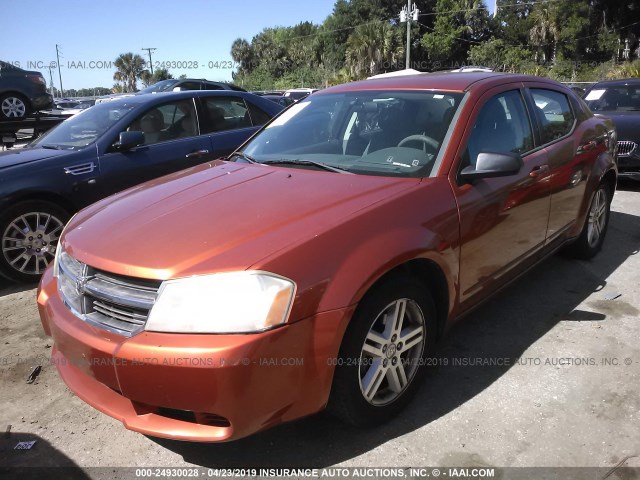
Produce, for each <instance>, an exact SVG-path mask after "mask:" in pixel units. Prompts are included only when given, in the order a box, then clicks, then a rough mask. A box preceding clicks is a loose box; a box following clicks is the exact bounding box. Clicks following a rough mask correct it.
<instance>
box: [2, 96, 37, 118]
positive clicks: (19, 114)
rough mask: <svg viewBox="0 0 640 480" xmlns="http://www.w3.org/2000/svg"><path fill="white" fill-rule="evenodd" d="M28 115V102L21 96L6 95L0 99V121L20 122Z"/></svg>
mask: <svg viewBox="0 0 640 480" xmlns="http://www.w3.org/2000/svg"><path fill="white" fill-rule="evenodd" d="M29 113H30V108H29V102H28V101H27V100H26V99H25V98H24V97H23V96H22V95H19V94H17V93H6V94H4V95H2V96H1V97H0V119H2V120H20V119H23V118H24V117H26V116H27V115H28V114H29Z"/></svg>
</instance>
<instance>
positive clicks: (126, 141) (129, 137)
mask: <svg viewBox="0 0 640 480" xmlns="http://www.w3.org/2000/svg"><path fill="white" fill-rule="evenodd" d="M143 144H144V133H143V132H138V131H135V130H134V131H131V132H120V139H119V140H118V141H117V142H116V143H114V144H113V148H115V149H116V150H120V151H123V150H131V149H132V148H135V147H137V146H140V145H143Z"/></svg>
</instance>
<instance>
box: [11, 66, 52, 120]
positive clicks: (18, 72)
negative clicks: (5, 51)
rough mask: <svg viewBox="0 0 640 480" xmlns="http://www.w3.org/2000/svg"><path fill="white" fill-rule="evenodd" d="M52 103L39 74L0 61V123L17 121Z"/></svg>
mask: <svg viewBox="0 0 640 480" xmlns="http://www.w3.org/2000/svg"><path fill="white" fill-rule="evenodd" d="M52 103H53V97H52V96H51V95H50V94H49V93H47V82H46V81H45V79H44V77H43V76H42V74H41V73H40V72H34V71H29V70H23V69H21V68H18V67H16V66H14V65H11V64H10V63H6V62H2V61H0V121H2V120H19V119H21V118H24V117H26V116H27V115H29V114H30V113H32V112H35V111H37V110H46V109H47V108H50V107H51V105H52Z"/></svg>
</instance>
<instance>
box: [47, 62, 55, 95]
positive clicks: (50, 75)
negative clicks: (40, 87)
mask: <svg viewBox="0 0 640 480" xmlns="http://www.w3.org/2000/svg"><path fill="white" fill-rule="evenodd" d="M46 69H47V70H49V80H50V81H51V84H50V85H49V90H51V96H52V97H55V93H56V92H55V91H54V90H53V73H51V70H52V68H51V65H49V66H48V67H46Z"/></svg>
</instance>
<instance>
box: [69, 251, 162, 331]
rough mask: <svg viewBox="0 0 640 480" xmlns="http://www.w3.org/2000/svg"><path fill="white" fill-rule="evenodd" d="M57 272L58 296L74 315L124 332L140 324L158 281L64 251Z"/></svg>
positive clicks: (136, 329) (97, 324)
mask: <svg viewBox="0 0 640 480" xmlns="http://www.w3.org/2000/svg"><path fill="white" fill-rule="evenodd" d="M57 274H58V291H59V292H60V296H61V297H62V300H63V301H64V303H65V304H66V305H67V307H69V309H70V310H71V311H72V312H73V313H74V314H75V315H76V316H77V317H78V318H80V319H81V320H84V321H85V322H87V323H91V324H93V325H96V326H98V327H100V328H104V329H105V330H109V331H111V332H114V333H118V334H120V335H126V336H131V335H133V334H135V333H137V332H139V331H140V330H142V329H143V328H144V325H145V323H146V321H147V318H148V317H149V313H150V311H151V307H153V304H154V303H155V300H156V296H157V294H158V289H159V288H160V283H161V282H160V281H154V280H143V279H139V278H133V277H126V276H123V275H116V274H113V273H108V272H104V271H102V270H98V269H95V268H93V267H90V266H89V265H86V264H84V263H82V262H79V261H78V260H76V259H75V258H73V257H72V256H71V255H69V254H68V253H66V252H64V251H62V252H60V255H59V258H58V272H57Z"/></svg>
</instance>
